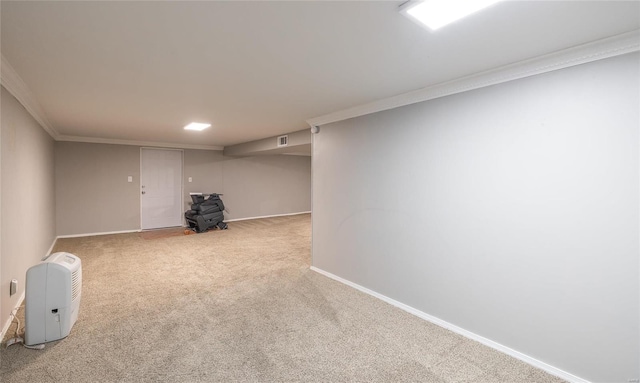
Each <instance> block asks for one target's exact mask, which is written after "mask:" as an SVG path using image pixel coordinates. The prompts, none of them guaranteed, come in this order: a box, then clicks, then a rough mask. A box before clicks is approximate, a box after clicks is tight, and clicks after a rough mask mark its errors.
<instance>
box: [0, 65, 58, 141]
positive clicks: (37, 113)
mask: <svg viewBox="0 0 640 383" xmlns="http://www.w3.org/2000/svg"><path fill="white" fill-rule="evenodd" d="M1 60H2V62H1V63H0V82H1V83H2V86H4V87H5V89H6V90H7V91H9V93H11V94H12V95H13V97H15V98H16V99H17V100H18V102H20V104H22V106H24V108H25V109H26V110H27V112H29V114H30V115H31V116H32V117H33V118H34V119H35V120H36V121H37V122H38V124H40V126H42V128H43V129H44V130H46V131H47V133H49V135H50V136H51V137H53V139H54V140H57V139H58V137H59V136H60V134H59V133H58V132H57V131H56V130H55V129H54V128H53V126H52V125H51V124H50V123H49V120H47V117H46V115H45V113H44V111H43V110H42V108H41V107H40V104H39V103H38V101H37V100H36V97H35V96H34V95H33V93H31V91H30V90H29V87H28V86H27V84H26V83H25V82H24V81H23V80H22V78H21V77H20V75H18V73H17V72H16V71H15V69H13V67H12V66H11V64H9V62H8V61H7V59H5V58H4V55H2V58H1Z"/></svg>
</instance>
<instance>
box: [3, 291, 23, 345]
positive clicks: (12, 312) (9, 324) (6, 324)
mask: <svg viewBox="0 0 640 383" xmlns="http://www.w3.org/2000/svg"><path fill="white" fill-rule="evenodd" d="M24 293H25V292H24V290H22V295H20V298H18V303H16V305H15V307H14V308H13V309H12V310H11V313H10V315H9V319H7V322H6V323H5V324H4V326H2V332H0V343H1V342H2V341H3V340H4V337H5V336H6V335H7V331H9V327H11V323H12V322H13V318H14V317H15V314H14V311H16V310H17V308H18V307H20V305H22V302H23V301H24ZM16 313H17V311H16Z"/></svg>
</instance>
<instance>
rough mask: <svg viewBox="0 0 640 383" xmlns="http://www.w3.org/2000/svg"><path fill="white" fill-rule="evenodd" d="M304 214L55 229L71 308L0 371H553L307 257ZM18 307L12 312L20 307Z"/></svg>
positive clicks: (85, 374)
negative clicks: (74, 312) (62, 326)
mask: <svg viewBox="0 0 640 383" xmlns="http://www.w3.org/2000/svg"><path fill="white" fill-rule="evenodd" d="M310 240H311V238H310V216H309V215H308V214H305V215H299V216H290V217H282V218H273V219H260V220H252V221H242V222H231V223H230V224H229V230H225V231H220V230H216V231H212V232H208V233H205V234H198V235H183V236H170V237H161V238H158V239H155V240H148V239H143V238H141V236H140V235H138V234H118V235H108V236H99V237H88V238H70V239H61V240H59V241H58V243H57V244H56V248H55V250H56V251H68V252H71V253H73V254H76V255H78V256H79V257H80V258H81V259H82V265H83V279H84V286H83V290H82V294H83V295H82V302H81V307H80V315H79V318H78V321H77V322H76V324H75V326H74V327H73V329H72V331H71V334H70V335H69V337H67V338H66V339H63V340H61V341H57V342H51V343H48V344H47V346H46V348H45V349H44V350H42V351H37V350H29V349H26V348H24V347H22V346H19V345H16V346H12V347H9V348H8V349H5V348H4V347H3V348H2V350H1V351H0V358H1V361H0V374H1V379H0V380H1V381H2V382H6V383H9V382H96V381H99V382H292V381H302V382H319V381H322V382H512V383H517V382H560V381H561V380H560V379H557V378H555V377H553V376H550V375H548V374H546V373H544V372H542V371H540V370H537V369H535V368H532V367H530V366H529V365H527V364H524V363H522V362H520V361H518V360H515V359H513V358H511V357H508V356H506V355H503V354H501V353H499V352H497V351H494V350H492V349H490V348H487V347H485V346H482V345H480V344H478V343H475V342H473V341H470V340H467V339H465V338H463V337H461V336H458V335H456V334H453V333H451V332H449V331H447V330H444V329H442V328H440V327H438V326H435V325H432V324H430V323H428V322H426V321H424V320H421V319H419V318H417V317H414V316H412V315H410V314H407V313H405V312H404V311H401V310H399V309H397V308H394V307H392V306H390V305H388V304H386V303H384V302H382V301H380V300H377V299H375V298H372V297H370V296H368V295H365V294H363V293H361V292H359V291H357V290H354V289H352V288H349V287H347V286H345V285H342V284H340V283H338V282H335V281H333V280H330V279H328V278H326V277H324V276H322V275H320V274H317V273H315V272H313V271H310V270H309V264H310V255H309V253H310V250H309V249H310ZM21 314H22V313H21Z"/></svg>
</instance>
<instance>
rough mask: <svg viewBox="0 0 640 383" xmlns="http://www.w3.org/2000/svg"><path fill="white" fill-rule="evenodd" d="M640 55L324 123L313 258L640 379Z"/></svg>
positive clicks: (473, 324)
mask: <svg viewBox="0 0 640 383" xmlns="http://www.w3.org/2000/svg"><path fill="white" fill-rule="evenodd" d="M639 62H640V56H639V54H638V53H634V54H628V55H624V56H619V57H615V58H610V59H606V60H601V61H597V62H592V63H589V64H583V65H579V66H575V67H571V68H567V69H563V70H559V71H554V72H550V73H546V74H543V75H538V76H534V77H529V78H525V79H521V80H516V81H512V82H508V83H504V84H500V85H495V86H491V87H487V88H483V89H477V90H474V91H469V92H465V93H460V94H457V95H453V96H448V97H444V98H440V99H435V100H431V101H427V102H423V103H419V104H414V105H409V106H404V107H400V108H396V109H392V110H388V111H383V112H379V113H375V114H371V115H367V116H363V117H357V118H354V119H350V120H345V121H341V122H336V123H333V124H328V125H325V126H322V127H321V129H320V133H319V134H317V135H315V136H314V145H313V265H314V266H315V267H317V268H319V269H321V270H324V271H327V272H329V273H332V274H334V275H336V276H338V277H341V278H344V279H346V280H348V281H351V282H353V283H356V284H358V285H361V286H363V287H365V288H368V289H370V290H373V291H375V292H377V293H379V294H382V295H384V296H387V297H389V298H391V299H394V300H396V301H399V302H401V303H403V304H406V305H408V306H411V307H413V308H415V309H417V310H420V311H422V312H424V313H426V314H429V315H431V316H433V317H436V318H439V319H441V320H444V321H446V322H449V323H451V324H453V325H456V326H458V327H460V328H463V329H465V330H468V331H470V332H472V333H475V334H477V335H480V336H482V337H485V338H487V339H490V340H492V341H494V342H497V343H499V344H502V345H504V346H507V347H509V348H511V349H513V350H516V351H518V352H521V353H523V354H525V355H528V356H530V357H533V358H535V359H537V360H539V361H542V362H544V363H547V364H549V365H551V366H554V367H555V368H558V369H560V370H563V371H565V372H568V373H571V374H573V375H575V376H578V377H580V378H583V379H587V380H589V381H593V382H627V381H628V379H638V378H639V377H640V371H639V369H640V364H639V363H638V361H639V360H640V333H639V330H640V329H639V327H640V325H639V324H640V318H639V315H640V307H639V305H640V297H639V294H640V282H639V279H640V276H639V273H640V265H639V263H640V262H639V251H640V249H639V240H640V238H639V219H640V217H639V198H640V188H639V183H640V181H639V178H640V177H639V168H640V166H639V132H638V130H639V127H640V115H639V114H640V111H639V105H640V76H639V67H640V66H639Z"/></svg>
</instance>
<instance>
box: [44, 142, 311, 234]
mask: <svg viewBox="0 0 640 383" xmlns="http://www.w3.org/2000/svg"><path fill="white" fill-rule="evenodd" d="M183 175H184V183H183V185H184V188H183V190H184V210H187V209H188V208H189V202H190V200H191V199H190V197H189V193H190V192H204V193H208V192H216V193H223V194H224V196H223V197H222V198H223V201H224V203H225V206H226V207H227V209H228V211H227V213H225V219H227V220H229V219H239V218H249V217H257V216H264V215H277V214H287V213H297V212H302V211H309V210H311V208H310V205H311V162H310V159H309V157H302V156H284V155H270V156H260V157H248V158H242V159H235V158H226V157H223V155H222V152H221V151H212V150H184V172H183ZM127 176H133V182H132V183H129V182H127ZM189 177H191V178H192V182H191V183H189V182H188V180H189ZM55 182H56V212H57V228H58V230H57V235H79V234H87V233H104V232H113V231H116V232H117V231H127V230H138V229H140V195H139V192H140V147H138V146H129V145H108V144H90V143H78V142H56V181H55Z"/></svg>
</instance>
